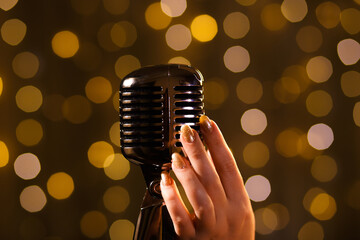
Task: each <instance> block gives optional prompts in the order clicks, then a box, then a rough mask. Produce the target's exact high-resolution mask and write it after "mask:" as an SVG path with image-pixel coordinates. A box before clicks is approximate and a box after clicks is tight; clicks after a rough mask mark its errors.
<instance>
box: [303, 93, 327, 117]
mask: <svg viewBox="0 0 360 240" xmlns="http://www.w3.org/2000/svg"><path fill="white" fill-rule="evenodd" d="M332 107H333V100H332V98H331V96H330V94H328V93H327V92H325V91H324V90H317V91H314V92H311V93H310V94H309V96H308V97H307V98H306V109H307V110H308V111H309V113H311V114H312V115H314V116H315V117H324V116H326V115H328V114H329V112H330V111H331V109H332Z"/></svg>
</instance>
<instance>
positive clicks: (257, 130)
mask: <svg viewBox="0 0 360 240" xmlns="http://www.w3.org/2000/svg"><path fill="white" fill-rule="evenodd" d="M240 123H241V127H242V129H243V130H244V131H245V132H246V133H247V134H249V135H259V134H261V133H262V132H263V131H264V130H265V128H266V126H267V119H266V115H265V114H264V113H263V112H262V111H261V110H259V109H256V108H254V109H250V110H247V111H246V112H244V114H243V115H242V117H241V120H240Z"/></svg>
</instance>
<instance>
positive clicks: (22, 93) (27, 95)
mask: <svg viewBox="0 0 360 240" xmlns="http://www.w3.org/2000/svg"><path fill="white" fill-rule="evenodd" d="M15 100H16V105H17V106H18V107H19V108H20V109H21V110H23V111H24V112H35V111H37V110H38V109H39V108H40V106H41V104H42V102H43V98H42V94H41V91H40V90H39V89H38V88H36V87H34V86H31V85H30V86H25V87H22V88H20V89H19V91H18V92H17V93H16V95H15Z"/></svg>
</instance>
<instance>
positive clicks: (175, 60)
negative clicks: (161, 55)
mask: <svg viewBox="0 0 360 240" xmlns="http://www.w3.org/2000/svg"><path fill="white" fill-rule="evenodd" d="M168 63H174V64H184V65H188V66H190V65H191V63H190V61H189V60H187V59H186V58H184V57H181V56H179V57H173V58H171V59H170V60H169V61H168Z"/></svg>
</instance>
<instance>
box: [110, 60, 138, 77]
mask: <svg viewBox="0 0 360 240" xmlns="http://www.w3.org/2000/svg"><path fill="white" fill-rule="evenodd" d="M140 67H141V65H140V61H139V59H137V58H136V57H134V56H133V55H124V56H121V57H119V58H118V59H117V60H116V62H115V73H116V75H117V76H118V77H119V78H123V77H125V76H126V75H127V74H129V73H130V72H132V71H134V70H136V69H138V68H140Z"/></svg>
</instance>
